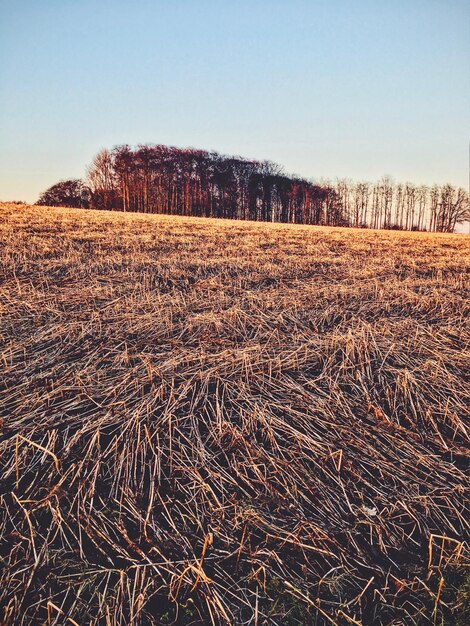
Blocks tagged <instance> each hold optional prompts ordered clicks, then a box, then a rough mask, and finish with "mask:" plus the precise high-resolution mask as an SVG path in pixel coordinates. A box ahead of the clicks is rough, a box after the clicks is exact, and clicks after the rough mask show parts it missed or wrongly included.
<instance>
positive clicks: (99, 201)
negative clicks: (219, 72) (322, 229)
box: [37, 145, 470, 232]
mask: <svg viewBox="0 0 470 626" xmlns="http://www.w3.org/2000/svg"><path fill="white" fill-rule="evenodd" d="M37 204H40V205H47V206H70V207H77V208H96V209H107V210H119V211H138V212H142V213H161V214H167V215H185V216H199V217H220V218H230V219H244V220H255V221H268V222H285V223H293V224H319V225H327V226H354V227H361V228H389V229H401V230H428V231H433V232H453V231H454V230H455V227H456V225H457V224H459V223H461V222H463V221H465V220H467V219H470V210H469V199H468V194H467V193H466V191H465V190H464V189H462V188H456V187H454V186H453V185H450V184H446V185H442V186H437V185H434V186H432V187H428V186H425V185H419V186H418V185H414V184H412V183H405V184H401V183H396V182H394V181H393V180H392V179H391V178H390V177H388V176H384V177H383V178H382V179H381V180H380V181H378V182H376V183H370V182H352V181H350V180H347V179H341V180H337V181H336V182H335V183H331V182H329V181H322V182H312V181H310V180H306V179H304V178H299V177H297V176H288V175H287V174H286V173H285V172H284V171H283V169H282V167H280V166H279V165H277V164H275V163H272V162H271V161H255V160H249V159H244V158H242V157H233V156H225V155H221V154H219V153H217V152H209V151H205V150H195V149H181V148H175V147H169V146H163V145H140V146H138V147H135V148H132V147H130V146H128V145H123V146H116V147H115V148H114V149H112V150H107V149H104V150H101V151H100V152H99V153H98V154H97V155H96V156H95V157H94V159H93V161H92V163H91V165H90V166H89V167H88V169H87V173H86V177H85V179H84V180H79V179H73V180H67V181H61V182H59V183H57V184H56V185H53V186H52V187H50V188H49V189H48V190H47V191H45V192H44V193H43V194H41V196H40V198H39V200H38V202H37Z"/></svg>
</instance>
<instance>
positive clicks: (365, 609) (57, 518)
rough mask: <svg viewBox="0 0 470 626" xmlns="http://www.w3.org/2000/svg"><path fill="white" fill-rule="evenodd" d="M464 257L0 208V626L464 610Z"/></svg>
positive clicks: (370, 241)
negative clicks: (461, 591) (460, 591)
mask: <svg viewBox="0 0 470 626" xmlns="http://www.w3.org/2000/svg"><path fill="white" fill-rule="evenodd" d="M469 269H470V238H469V237H468V236H466V235H444V234H430V233H411V232H396V231H372V230H356V229H345V228H327V227H311V226H297V225H285V224H271V223H268V224H267V223H257V222H239V221H226V220H210V219H204V218H184V217H169V216H161V215H143V214H130V213H116V212H105V211H89V210H78V209H60V208H47V207H30V206H19V205H11V204H0V281H1V283H0V306H1V309H0V314H1V317H0V322H1V325H0V363H1V368H2V370H1V378H0V621H1V620H2V619H3V623H5V624H8V625H10V624H15V625H26V624H36V623H47V624H48V625H49V624H51V625H52V624H90V625H91V624H106V625H109V626H118V625H119V626H124V625H127V624H129V625H130V624H132V625H134V626H138V625H141V626H144V625H145V626H146V625H157V624H170V623H175V624H181V625H187V626H189V625H190V624H191V625H196V624H214V625H219V624H220V625H222V624H234V625H241V624H253V625H258V626H261V625H262V624H274V625H275V624H278V625H279V626H280V625H294V624H297V625H304V624H312V625H313V624H316V625H317V626H322V625H323V624H324V625H326V624H338V625H340V624H356V625H357V624H362V625H364V626H366V625H368V624H374V625H375V624H376V625H383V626H385V625H387V626H391V625H392V624H393V625H395V626H398V625H399V624H403V625H404V624H406V625H408V624H438V623H439V624H442V623H446V624H447V623H452V624H459V623H460V624H462V625H463V624H464V623H465V615H467V616H468V613H465V612H466V611H468V610H469V609H468V605H467V606H465V603H464V601H463V600H462V595H461V594H459V593H457V591H456V588H457V587H458V586H460V585H461V584H462V581H463V579H464V578H463V577H464V571H465V569H464V568H465V566H468V564H469V561H468V552H467V550H466V545H465V540H466V539H468V530H469V515H468V502H469V500H468V486H469V482H468V417H469V409H468V407H469V406H470V393H469V385H468V382H469V363H470V358H469V357H470V352H469V345H470V343H469V339H470V332H469V323H468V320H469V299H468V295H469V293H468V292H469V281H468V277H469ZM447 620H452V621H450V622H449V621H447ZM459 620H461V621H460V622H459Z"/></svg>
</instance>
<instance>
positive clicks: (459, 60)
mask: <svg viewBox="0 0 470 626" xmlns="http://www.w3.org/2000/svg"><path fill="white" fill-rule="evenodd" d="M0 90H1V93H0V198H1V199H19V200H21V199H24V200H27V201H35V200H36V199H37V196H38V194H39V192H41V191H42V190H44V189H45V188H47V187H48V186H49V185H51V184H53V183H55V182H57V181H58V180H59V179H62V178H69V177H81V176H83V175H84V172H85V167H86V165H87V164H88V163H89V162H90V161H91V159H92V157H93V156H94V154H95V153H96V152H97V151H98V150H99V149H100V148H102V147H112V146H113V145H115V144H119V143H129V144H137V143H144V142H149V143H164V144H170V145H176V146H180V147H186V146H192V147H198V148H207V149H214V150H218V151H221V152H224V153H227V154H240V155H242V156H246V157H253V158H259V159H264V158H267V159H271V160H273V161H276V162H278V163H280V164H282V165H283V166H284V167H285V169H286V171H287V172H289V173H297V174H299V175H302V176H306V177H309V178H317V179H318V178H322V177H323V178H332V179H333V178H335V177H350V178H352V179H368V180H374V179H377V178H379V177H380V176H382V175H383V174H390V175H392V176H393V177H394V178H395V179H397V180H402V181H406V180H411V181H413V182H416V183H433V182H437V183H444V182H451V183H454V184H457V185H462V186H465V187H466V186H467V181H468V141H469V135H470V132H469V130H470V3H469V2H468V1H466V0H393V1H392V0H310V1H308V0H219V1H217V0H153V1H151V0H112V1H111V0H0Z"/></svg>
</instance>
